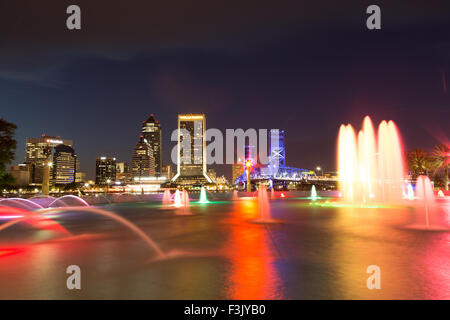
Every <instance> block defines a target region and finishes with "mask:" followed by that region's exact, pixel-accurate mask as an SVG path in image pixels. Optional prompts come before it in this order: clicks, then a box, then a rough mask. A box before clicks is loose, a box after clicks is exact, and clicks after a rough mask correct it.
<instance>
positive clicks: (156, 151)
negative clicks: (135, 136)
mask: <svg viewBox="0 0 450 320" xmlns="http://www.w3.org/2000/svg"><path fill="white" fill-rule="evenodd" d="M142 136H143V137H144V139H145V140H146V141H147V143H148V145H149V147H150V149H151V151H152V156H153V158H154V161H155V174H156V175H160V174H161V170H162V158H161V147H162V146H161V124H160V123H159V121H158V120H156V119H155V115H154V114H153V113H152V114H151V115H150V117H149V118H148V119H147V120H146V121H144V123H143V124H142Z"/></svg>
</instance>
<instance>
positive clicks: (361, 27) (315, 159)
mask: <svg viewBox="0 0 450 320" xmlns="http://www.w3.org/2000/svg"><path fill="white" fill-rule="evenodd" d="M394 2H395V3H394ZM344 3H345V4H344ZM70 4H77V5H79V6H80V7H81V10H82V30H81V31H69V30H67V28H66V24H65V23H66V18H67V16H68V15H67V14H66V13H65V12H66V8H67V6H68V5H70ZM369 4H377V5H379V6H380V7H381V14H382V30H375V31H370V30H368V29H367V28H366V18H367V16H368V15H367V14H366V13H365V12H366V8H367V6H368V5H369ZM445 81H446V82H447V88H448V87H449V86H450V85H449V82H450V1H448V0H445V1H376V2H374V1H371V2H366V1H314V4H310V1H308V2H307V1H298V0H297V1H245V0H241V1H230V0H228V1H219V0H205V1H171V0H164V1H149V0H145V1H137V0H128V1H104V0H95V1H92V0H71V1H64V0H58V1H47V0H45V1H43V0H40V1H31V0H27V1H24V0H15V1H5V0H1V1H0V117H3V118H5V119H6V120H8V121H11V122H13V123H15V124H17V125H18V129H17V135H16V139H17V140H18V149H17V153H16V160H15V162H16V163H19V162H22V161H23V159H24V148H25V139H26V137H38V136H40V135H41V134H43V133H46V134H48V135H59V136H61V137H62V138H64V139H72V140H74V148H75V151H76V153H77V154H78V156H79V158H80V161H81V169H82V171H86V172H87V173H88V177H90V178H93V173H94V167H95V158H96V157H97V156H101V155H110V156H116V157H117V158H118V160H120V161H127V162H130V161H131V155H132V150H133V148H134V146H135V144H136V142H137V141H138V138H139V135H140V126H141V124H142V121H144V120H145V119H146V118H148V116H149V115H150V114H151V113H154V114H155V116H156V118H158V119H159V120H160V122H161V124H162V128H163V154H164V156H163V162H164V163H168V162H169V161H170V150H171V149H172V147H173V146H174V145H175V142H171V141H170V133H171V132H172V130H174V129H176V126H177V114H178V113H205V114H206V117H207V121H206V124H207V127H214V128H219V129H222V130H225V129H226V128H243V129H247V128H256V129H259V128H267V129H270V128H280V129H285V131H286V144H287V145H286V152H287V164H288V165H290V166H297V167H301V168H314V167H315V166H317V165H321V166H323V167H324V170H325V171H330V170H334V167H335V150H336V136H337V132H338V129H339V125H340V124H341V123H344V122H345V123H347V122H350V123H352V124H353V125H354V126H355V127H357V128H359V127H360V125H361V123H362V119H363V117H364V115H366V114H369V115H370V116H371V117H372V119H373V120H374V122H375V123H376V124H378V122H379V121H380V120H382V119H392V120H394V121H395V122H396V123H397V125H398V127H399V128H400V130H401V133H402V136H403V139H404V143H405V145H406V147H407V148H408V149H413V148H424V149H428V150H430V149H431V148H432V147H433V146H434V145H436V144H438V143H440V142H446V143H448V138H449V137H450V128H449V126H450V93H449V92H446V87H445ZM218 172H219V173H226V174H227V175H228V176H230V174H231V169H230V168H226V167H222V168H218Z"/></svg>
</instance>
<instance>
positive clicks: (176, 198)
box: [173, 189, 181, 208]
mask: <svg viewBox="0 0 450 320" xmlns="http://www.w3.org/2000/svg"><path fill="white" fill-rule="evenodd" d="M173 199H174V200H173V202H174V206H175V207H177V208H179V207H181V194H180V190H178V189H177V191H175V196H174V198H173Z"/></svg>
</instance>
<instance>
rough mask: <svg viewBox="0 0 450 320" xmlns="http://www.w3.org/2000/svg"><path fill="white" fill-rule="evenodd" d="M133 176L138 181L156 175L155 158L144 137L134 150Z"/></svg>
mask: <svg viewBox="0 0 450 320" xmlns="http://www.w3.org/2000/svg"><path fill="white" fill-rule="evenodd" d="M132 174H133V177H134V178H138V179H140V178H142V177H149V176H154V175H155V158H153V151H152V149H151V148H150V146H149V144H148V143H147V142H146V139H144V137H143V136H141V138H140V140H139V142H138V143H137V144H136V147H135V148H134V153H133V160H132Z"/></svg>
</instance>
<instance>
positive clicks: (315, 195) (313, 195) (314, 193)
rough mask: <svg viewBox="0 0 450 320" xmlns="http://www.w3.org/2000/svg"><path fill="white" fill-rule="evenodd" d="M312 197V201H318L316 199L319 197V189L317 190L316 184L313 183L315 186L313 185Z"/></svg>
mask: <svg viewBox="0 0 450 320" xmlns="http://www.w3.org/2000/svg"><path fill="white" fill-rule="evenodd" d="M310 199H311V200H312V201H316V200H317V199H318V196H317V191H316V186H315V185H313V186H312V187H311V195H310Z"/></svg>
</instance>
